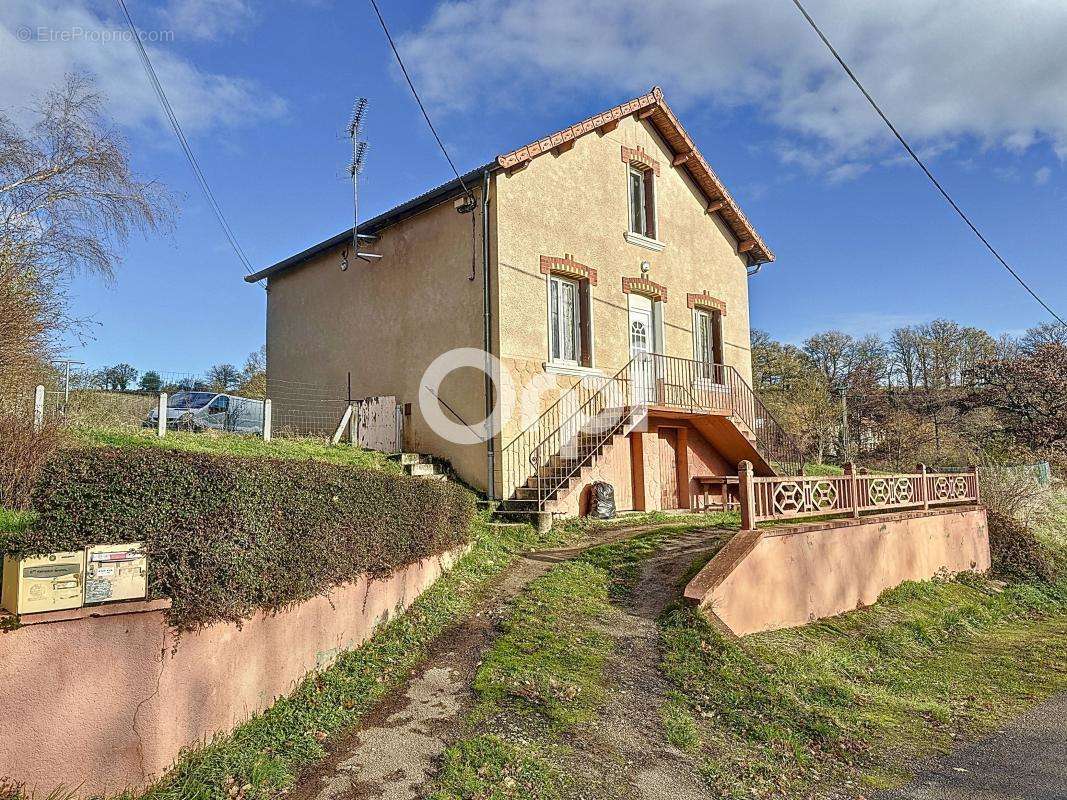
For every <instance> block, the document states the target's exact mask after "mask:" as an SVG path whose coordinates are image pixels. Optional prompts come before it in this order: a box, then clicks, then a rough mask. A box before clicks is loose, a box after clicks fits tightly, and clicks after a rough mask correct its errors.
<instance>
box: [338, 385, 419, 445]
mask: <svg viewBox="0 0 1067 800" xmlns="http://www.w3.org/2000/svg"><path fill="white" fill-rule="evenodd" d="M346 428H347V430H348V440H349V441H350V442H351V443H352V444H354V445H358V446H359V447H362V448H364V449H365V450H380V451H381V452H383V453H398V452H400V451H402V450H403V449H404V413H403V408H402V406H400V405H398V404H397V402H396V397H394V396H392V395H389V396H385V397H366V398H364V399H362V400H353V401H352V403H351V405H349V406H348V407H347V408H346V409H345V413H344V416H343V417H342V418H341V422H340V424H339V425H338V426H337V431H336V432H335V433H334V435H333V441H334V444H336V443H337V442H339V441H340V440H341V437H342V436H343V435H344V432H345V429H346Z"/></svg>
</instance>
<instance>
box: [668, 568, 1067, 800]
mask: <svg viewBox="0 0 1067 800" xmlns="http://www.w3.org/2000/svg"><path fill="white" fill-rule="evenodd" d="M661 631H662V636H663V642H664V660H663V669H664V671H665V673H666V676H667V677H668V679H669V681H670V683H671V684H672V686H673V688H674V692H675V694H674V695H673V699H672V700H671V701H670V702H669V704H668V711H666V712H665V718H664V723H665V725H666V726H667V732H668V736H669V737H671V738H672V740H676V739H677V740H679V746H682V744H685V743H690V744H691V743H692V742H694V741H695V740H699V741H700V742H701V744H700V745H699V746H698V747H697V748H696V749H697V750H698V751H699V758H700V761H701V763H702V768H703V772H704V774H705V777H706V779H707V781H708V783H709V785H710V787H711V789H712V790H713V791H715V792H718V793H719V794H720V795H721V796H724V797H751V796H760V797H783V798H789V797H808V796H811V795H813V794H816V795H817V794H818V793H819V791H820V790H823V791H829V790H830V789H831V788H835V787H836V788H838V789H841V788H846V789H850V790H854V791H855V792H856V793H864V792H866V791H869V790H870V789H871V788H877V787H883V786H888V785H894V784H898V783H901V782H903V781H904V780H905V779H906V778H907V777H908V770H909V765H910V764H911V763H913V762H914V759H915V758H917V757H920V756H922V755H924V754H926V753H929V752H931V751H935V750H940V749H947V748H949V747H950V746H951V745H952V743H953V742H954V741H955V740H956V739H957V738H960V737H967V736H971V735H974V734H977V733H979V732H983V731H986V730H989V729H990V728H992V727H994V726H995V725H997V724H998V723H999V722H1001V721H1003V720H1004V719H1005V718H1006V717H1007V716H1009V715H1011V714H1013V713H1016V712H1018V711H1020V710H1022V709H1023V708H1025V707H1027V706H1029V705H1031V704H1032V703H1034V702H1035V701H1037V700H1039V699H1041V698H1043V697H1046V696H1048V695H1050V694H1052V693H1054V692H1057V691H1063V690H1064V689H1067V587H1062V586H1060V587H1054V586H1036V585H1027V584H1020V585H1015V586H1009V587H1007V588H1006V589H1004V590H1003V591H998V590H997V588H996V587H995V586H994V585H993V584H991V583H989V582H987V581H986V580H985V579H983V578H978V577H968V578H967V579H966V580H963V581H935V582H926V583H921V584H919V583H906V584H903V585H902V586H900V587H898V588H896V589H893V590H891V591H889V592H887V593H886V594H884V595H883V597H882V598H881V600H880V601H879V603H878V604H877V605H875V606H872V607H871V608H869V609H865V610H863V611H857V612H854V613H851V614H846V615H842V616H840V617H835V618H832V619H829V620H824V621H822V622H818V623H815V624H813V625H809V626H806V627H803V628H796V629H792V630H787V631H778V632H772V633H764V634H757V635H753V636H749V637H745V638H744V639H740V640H736V639H729V638H726V637H724V636H723V635H721V634H720V633H719V632H718V631H717V630H716V629H715V628H713V627H712V626H711V625H710V624H708V623H707V622H706V621H705V620H704V619H703V618H702V617H701V616H700V615H698V614H697V613H696V612H694V611H693V610H691V609H688V608H675V609H673V610H671V611H669V612H668V613H667V614H665V615H664V617H663V619H662V620H661ZM671 704H674V705H675V706H676V708H675V709H674V710H670V705H671ZM679 709H685V710H686V711H687V712H688V713H689V715H690V719H691V720H692V721H693V723H694V725H695V726H696V730H695V731H693V730H688V729H687V728H688V726H687V723H686V722H684V721H682V722H679V720H684V718H683V717H681V715H680V713H679Z"/></svg>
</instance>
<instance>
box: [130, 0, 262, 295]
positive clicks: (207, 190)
mask: <svg viewBox="0 0 1067 800" xmlns="http://www.w3.org/2000/svg"><path fill="white" fill-rule="evenodd" d="M118 3H119V6H120V7H121V8H122V13H123V14H124V15H125V17H126V23H127V24H128V25H129V28H130V33H131V35H132V36H133V41H134V44H136V45H137V51H138V56H139V57H140V59H141V66H143V67H144V70H145V73H146V74H147V75H148V80H149V81H150V82H151V84H152V87H153V88H154V89H155V91H156V96H157V97H158V98H159V102H160V105H162V106H163V112H164V113H165V114H166V116H167V119H168V120H169V121H170V125H171V128H173V129H174V135H175V136H176V137H177V139H178V144H179V145H181V148H182V152H184V153H185V157H186V159H188V161H189V165H190V166H191V167H192V169H193V174H194V175H195V176H196V180H197V182H198V183H199V184H200V189H201V190H202V191H203V193H204V196H205V197H206V198H207V201H208V203H209V204H210V205H211V210H212V211H213V212H214V214H215V218H216V219H217V220H218V222H219V225H220V227H221V228H222V232H223V234H224V235H225V236H226V239H227V240H228V241H229V243H230V246H231V247H232V248H233V251H234V253H236V254H237V258H238V259H240V261H241V264H242V265H243V266H244V268H245V271H246V272H247V273H248V274H249V275H252V274H254V273H255V270H254V269H253V268H252V263H251V262H250V261H249V260H248V257H247V256H246V255H245V253H244V250H242V249H241V245H240V244H239V243H238V241H237V237H236V236H235V235H234V232H233V229H232V228H231V227H230V224H229V223H228V222H227V221H226V216H225V215H224V214H223V213H222V206H221V205H219V202H218V200H216V199H215V195H214V193H213V192H212V191H211V186H210V185H209V184H208V182H207V177H205V175H204V172H203V170H202V169H201V168H200V164H199V163H198V162H197V160H196V156H195V155H193V150H192V148H191V147H190V146H189V140H188V139H186V137H185V131H183V130H182V126H181V124H180V123H179V122H178V117H177V116H176V115H175V113H174V109H173V108H172V107H171V104H170V100H169V99H167V93H166V91H164V89H163V84H162V83H161V82H160V80H159V76H158V75H157V74H156V70H155V68H154V67H153V66H152V60H151V59H150V58H149V57H148V51H147V50H145V47H144V44H143V43H142V42H141V36H140V32H139V31H138V29H137V26H136V25H135V24H134V21H133V17H132V16H130V10H129V9H128V8H127V7H126V0H118ZM258 283H259V284H260V286H264V284H263V281H258ZM264 288H265V287H264Z"/></svg>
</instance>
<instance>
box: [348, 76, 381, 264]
mask: <svg viewBox="0 0 1067 800" xmlns="http://www.w3.org/2000/svg"><path fill="white" fill-rule="evenodd" d="M366 115H367V98H366V97H361V98H359V100H357V101H356V104H355V106H353V107H352V119H351V121H350V122H349V123H348V138H349V139H351V140H352V163H351V164H349V166H348V171H349V174H350V175H351V176H352V246H351V251H352V253H353V254H354V255H355V257H356V258H359V259H361V260H363V261H374V260H376V259H379V258H381V256H380V255H378V254H377V253H363V252H360V249H359V243H360V241H361V240H362V241H374V240H376V239H377V238H378V237H376V236H371V235H370V234H366V233H359V175H360V173H361V172H363V167H364V165H365V164H366V160H367V149H368V148H369V147H370V145H369V144H368V143H367V140H366V139H364V138H363V119H364V117H366ZM348 253H349V248H345V251H344V252H343V253H342V254H341V271H342V272H344V271H345V270H347V269H348Z"/></svg>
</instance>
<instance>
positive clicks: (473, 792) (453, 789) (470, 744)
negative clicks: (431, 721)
mask: <svg viewBox="0 0 1067 800" xmlns="http://www.w3.org/2000/svg"><path fill="white" fill-rule="evenodd" d="M438 784H439V788H438V789H437V790H436V791H434V793H433V794H432V795H431V798H432V800H465V799H466V798H474V797H477V798H482V799H483V800H504V798H524V800H559V798H560V797H562V796H563V793H564V791H565V786H566V781H565V779H564V776H563V773H562V772H561V770H560V769H559V768H558V767H557V766H556V765H554V764H553V763H552V762H551V761H549V760H546V759H544V758H542V757H540V756H535V755H531V754H529V753H528V752H526V748H524V747H520V746H516V745H514V744H509V743H508V742H505V741H504V740H503V739H501V738H500V737H499V736H493V735H489V734H487V735H483V736H475V737H472V738H470V739H464V740H463V741H461V742H459V743H457V744H456V745H455V746H454V747H450V748H449V749H448V752H447V753H446V754H445V761H444V765H443V767H442V770H441V774H440V777H439V778H438Z"/></svg>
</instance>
